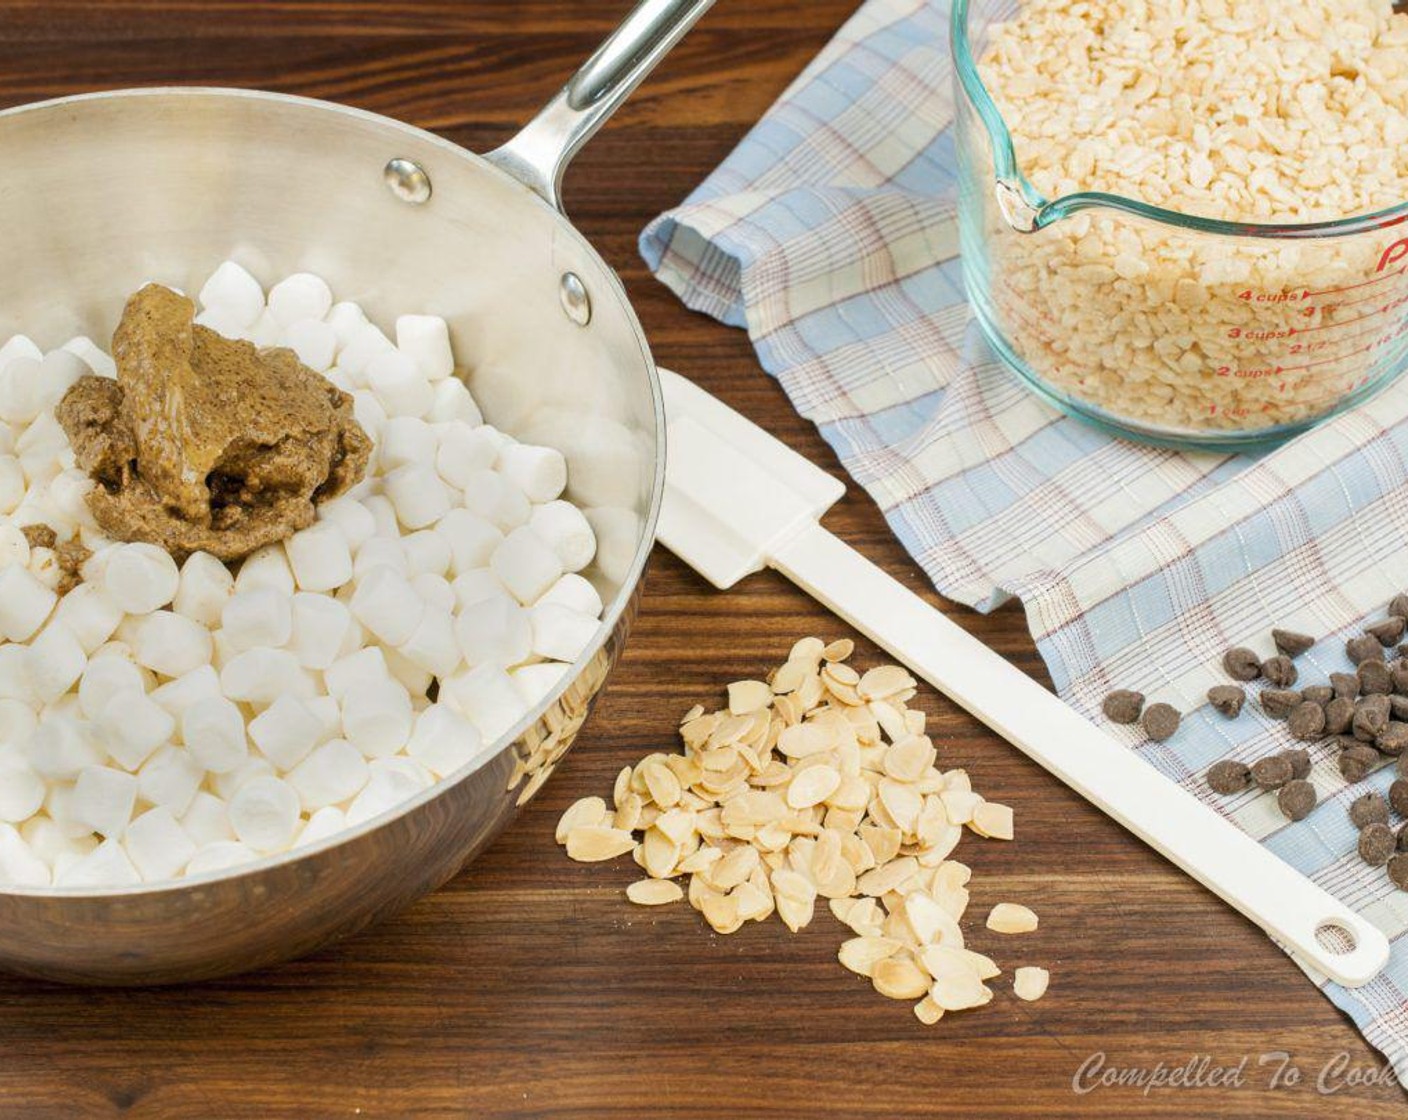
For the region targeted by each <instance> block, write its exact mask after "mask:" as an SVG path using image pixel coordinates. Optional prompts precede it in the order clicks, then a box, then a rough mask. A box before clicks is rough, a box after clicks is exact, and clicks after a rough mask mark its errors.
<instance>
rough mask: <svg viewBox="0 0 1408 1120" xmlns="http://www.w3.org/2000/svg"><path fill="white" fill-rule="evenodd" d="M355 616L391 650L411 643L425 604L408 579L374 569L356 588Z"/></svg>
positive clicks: (383, 569) (390, 572) (354, 599)
mask: <svg viewBox="0 0 1408 1120" xmlns="http://www.w3.org/2000/svg"><path fill="white" fill-rule="evenodd" d="M350 605H351V607H352V613H353V614H354V615H355V616H356V617H357V620H358V621H359V622H361V624H362V625H363V626H365V627H366V628H367V629H368V630H370V631H371V632H372V633H373V634H375V635H376V636H377V638H379V639H380V640H381V641H383V642H385V643H386V644H387V645H389V646H399V645H401V644H402V643H404V642H406V641H409V640H410V637H411V635H412V634H414V633H415V630H416V627H417V626H419V625H420V620H421V615H422V614H423V613H424V611H425V603H424V601H423V600H422V599H421V597H420V596H419V595H417V594H416V590H415V588H414V587H412V586H411V584H410V582H409V581H408V580H407V579H406V577H405V576H403V575H401V574H399V573H398V572H395V571H393V570H392V569H391V568H374V569H372V571H370V572H368V573H367V576H366V578H365V579H363V580H362V581H361V582H360V583H358V584H357V590H356V592H355V593H354V594H353V596H352V602H351V604H350Z"/></svg>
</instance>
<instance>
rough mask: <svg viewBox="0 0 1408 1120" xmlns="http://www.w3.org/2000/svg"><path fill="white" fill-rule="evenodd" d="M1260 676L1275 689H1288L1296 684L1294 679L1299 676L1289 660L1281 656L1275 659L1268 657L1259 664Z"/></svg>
mask: <svg viewBox="0 0 1408 1120" xmlns="http://www.w3.org/2000/svg"><path fill="white" fill-rule="evenodd" d="M1261 675H1262V676H1263V677H1265V678H1266V679H1267V680H1268V681H1270V682H1271V683H1272V684H1274V685H1275V686H1276V687H1277V688H1290V687H1291V685H1293V684H1295V683H1296V677H1297V676H1299V675H1300V674H1298V673H1297V672H1296V667H1295V666H1294V665H1293V664H1291V659H1290V658H1289V657H1287V656H1285V655H1284V654H1281V655H1280V656H1277V657H1268V658H1267V659H1266V660H1265V661H1263V662H1262V663H1261Z"/></svg>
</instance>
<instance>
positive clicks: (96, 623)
mask: <svg viewBox="0 0 1408 1120" xmlns="http://www.w3.org/2000/svg"><path fill="white" fill-rule="evenodd" d="M122 617H123V616H122V609H121V608H120V607H118V605H117V604H116V603H114V602H113V601H112V600H111V599H110V598H108V595H107V592H105V591H103V590H102V589H101V588H99V587H96V586H95V585H93V584H91V583H80V584H79V585H78V586H77V587H75V588H73V589H72V590H71V591H70V592H69V593H68V594H67V595H65V596H64V597H63V598H62V599H60V600H59V605H58V607H56V608H55V610H54V621H55V622H57V623H62V624H63V625H64V626H66V627H68V629H69V630H70V631H71V632H72V634H73V636H74V637H75V638H77V639H78V644H79V645H81V646H82V647H83V649H84V651H85V652H87V653H89V654H91V653H92V652H93V651H94V650H95V649H97V648H98V647H99V646H100V645H102V644H103V643H104V642H106V641H107V640H108V639H109V638H111V637H112V636H113V634H114V633H115V632H116V631H117V627H118V624H119V623H120V622H121V621H122Z"/></svg>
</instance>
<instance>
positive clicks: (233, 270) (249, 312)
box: [199, 261, 264, 328]
mask: <svg viewBox="0 0 1408 1120" xmlns="http://www.w3.org/2000/svg"><path fill="white" fill-rule="evenodd" d="M199 298H200V305H201V307H203V308H205V309H206V310H207V311H211V312H214V313H215V314H217V315H218V316H220V317H221V318H222V319H225V320H226V321H228V322H230V323H231V324H232V325H234V326H236V327H240V328H245V327H250V326H253V325H254V323H255V321H256V320H257V319H258V318H259V316H260V315H262V314H263V313H264V289H263V288H261V287H260V286H259V281H258V280H256V279H255V278H254V277H253V276H251V275H250V274H249V273H248V272H246V271H245V270H244V269H243V268H241V267H240V266H239V265H237V264H236V263H235V262H234V261H225V262H224V263H222V264H221V265H220V267H219V268H217V269H216V270H215V271H214V272H212V273H211V274H210V279H209V280H207V281H206V282H205V284H204V285H203V286H202V287H201V290H200V296H199Z"/></svg>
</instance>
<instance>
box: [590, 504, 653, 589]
mask: <svg viewBox="0 0 1408 1120" xmlns="http://www.w3.org/2000/svg"><path fill="white" fill-rule="evenodd" d="M583 512H584V513H585V514H586V516H587V523H588V524H589V525H591V527H592V532H594V533H595V534H596V563H597V567H598V568H600V569H601V574H602V577H603V578H604V579H606V580H607V581H608V582H610V583H613V584H622V583H625V582H626V578H627V577H628V576H629V575H630V573H631V567H632V566H633V565H634V564H635V558H636V551H637V549H639V547H640V533H641V524H640V515H639V514H638V513H636V512H635V510H631V509H623V508H618V507H602V508H598V509H589V510H584V511H583Z"/></svg>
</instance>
